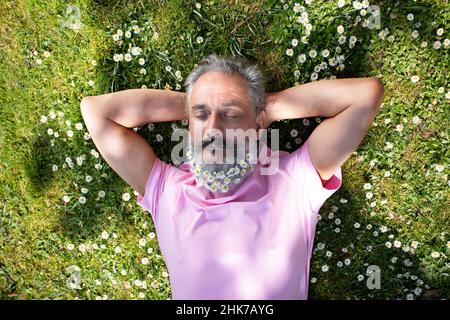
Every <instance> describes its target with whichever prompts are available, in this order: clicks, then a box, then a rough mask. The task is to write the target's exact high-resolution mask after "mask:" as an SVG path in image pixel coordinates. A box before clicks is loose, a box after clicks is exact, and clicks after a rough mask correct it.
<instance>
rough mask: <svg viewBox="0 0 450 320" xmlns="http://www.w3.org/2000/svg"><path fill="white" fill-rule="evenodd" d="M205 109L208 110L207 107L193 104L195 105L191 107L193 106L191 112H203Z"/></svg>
mask: <svg viewBox="0 0 450 320" xmlns="http://www.w3.org/2000/svg"><path fill="white" fill-rule="evenodd" d="M207 108H208V106H207V105H206V104H202V103H200V104H195V105H193V106H192V111H195V110H204V109H207Z"/></svg>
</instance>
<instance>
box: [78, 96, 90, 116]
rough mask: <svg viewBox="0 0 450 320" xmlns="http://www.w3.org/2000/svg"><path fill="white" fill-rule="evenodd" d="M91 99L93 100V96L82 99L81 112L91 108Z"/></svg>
mask: <svg viewBox="0 0 450 320" xmlns="http://www.w3.org/2000/svg"><path fill="white" fill-rule="evenodd" d="M91 100H92V97H90V96H87V97H84V98H83V99H81V102H80V110H81V113H83V112H85V111H86V110H87V109H88V108H89V106H90V105H91Z"/></svg>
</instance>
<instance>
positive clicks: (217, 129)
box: [205, 113, 224, 136]
mask: <svg viewBox="0 0 450 320" xmlns="http://www.w3.org/2000/svg"><path fill="white" fill-rule="evenodd" d="M218 134H220V135H221V136H223V134H224V128H223V124H222V120H221V119H220V116H219V115H218V114H214V113H213V114H211V116H210V117H209V119H208V121H207V122H206V123H205V136H217V135H218Z"/></svg>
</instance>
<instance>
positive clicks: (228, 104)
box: [222, 100, 241, 107]
mask: <svg viewBox="0 0 450 320" xmlns="http://www.w3.org/2000/svg"><path fill="white" fill-rule="evenodd" d="M231 106H235V107H241V102H240V101H239V100H231V101H226V102H224V103H222V107H231Z"/></svg>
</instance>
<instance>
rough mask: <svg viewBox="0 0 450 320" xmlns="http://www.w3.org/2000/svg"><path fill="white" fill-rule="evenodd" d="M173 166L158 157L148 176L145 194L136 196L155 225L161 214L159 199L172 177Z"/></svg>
mask: <svg viewBox="0 0 450 320" xmlns="http://www.w3.org/2000/svg"><path fill="white" fill-rule="evenodd" d="M173 168H175V167H174V166H172V165H170V164H168V163H166V162H164V161H162V160H160V159H158V158H156V160H155V162H154V164H153V167H152V170H151V172H150V175H149V176H148V178H147V183H146V185H145V191H144V196H141V195H138V196H137V198H136V202H137V203H138V204H139V205H140V206H141V207H142V208H144V209H145V210H147V211H148V212H150V214H151V216H152V219H153V222H154V223H155V226H156V225H157V219H158V214H159V213H158V208H159V201H160V199H161V198H162V194H163V192H164V188H165V185H166V183H167V182H168V180H169V179H170V176H171V173H172V171H173Z"/></svg>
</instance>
